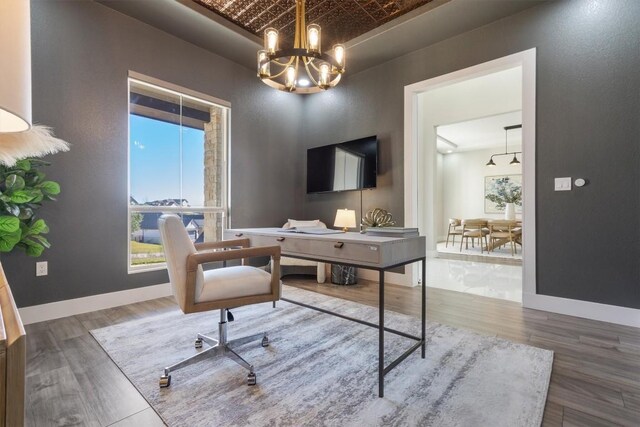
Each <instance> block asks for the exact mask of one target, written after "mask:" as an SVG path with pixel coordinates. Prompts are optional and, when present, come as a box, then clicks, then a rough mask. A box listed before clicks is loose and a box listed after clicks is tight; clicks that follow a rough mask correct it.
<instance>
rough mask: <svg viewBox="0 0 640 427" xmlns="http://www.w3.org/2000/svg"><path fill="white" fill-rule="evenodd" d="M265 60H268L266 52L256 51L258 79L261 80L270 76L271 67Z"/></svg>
mask: <svg viewBox="0 0 640 427" xmlns="http://www.w3.org/2000/svg"><path fill="white" fill-rule="evenodd" d="M267 59H268V55H267V51H266V50H259V51H258V77H260V78H261V79H262V78H265V77H269V76H271V65H270V64H271V63H270V62H269V61H267ZM265 61H266V62H265ZM260 64H262V65H260Z"/></svg>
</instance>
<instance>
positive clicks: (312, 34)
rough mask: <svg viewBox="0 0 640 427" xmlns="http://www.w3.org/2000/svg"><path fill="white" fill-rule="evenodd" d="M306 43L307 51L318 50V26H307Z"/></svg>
mask: <svg viewBox="0 0 640 427" xmlns="http://www.w3.org/2000/svg"><path fill="white" fill-rule="evenodd" d="M307 43H308V44H309V46H308V49H307V50H308V51H309V52H318V53H319V52H320V26H319V25H316V24H311V25H309V26H308V27H307Z"/></svg>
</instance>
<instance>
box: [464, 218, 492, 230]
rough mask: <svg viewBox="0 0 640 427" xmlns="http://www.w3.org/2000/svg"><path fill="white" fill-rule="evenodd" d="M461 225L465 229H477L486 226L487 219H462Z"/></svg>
mask: <svg viewBox="0 0 640 427" xmlns="http://www.w3.org/2000/svg"><path fill="white" fill-rule="evenodd" d="M462 226H463V228H465V229H467V230H479V229H482V228H484V227H486V226H487V221H486V220H484V219H463V220H462Z"/></svg>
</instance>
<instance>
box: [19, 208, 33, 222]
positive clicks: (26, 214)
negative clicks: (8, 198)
mask: <svg viewBox="0 0 640 427" xmlns="http://www.w3.org/2000/svg"><path fill="white" fill-rule="evenodd" d="M32 216H33V209H31V208H29V207H25V206H20V212H19V213H18V218H19V219H20V220H22V221H24V220H27V219H30V218H31V217H32Z"/></svg>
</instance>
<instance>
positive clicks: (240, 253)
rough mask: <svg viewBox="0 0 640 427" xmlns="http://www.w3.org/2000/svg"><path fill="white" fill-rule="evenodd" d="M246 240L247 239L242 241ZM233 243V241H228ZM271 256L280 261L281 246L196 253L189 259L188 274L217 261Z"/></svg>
mask: <svg viewBox="0 0 640 427" xmlns="http://www.w3.org/2000/svg"><path fill="white" fill-rule="evenodd" d="M242 240H245V239H242ZM227 241H228V242H232V240H227ZM260 256H270V257H271V258H273V259H274V260H277V261H278V262H279V261H280V246H255V247H253V248H242V249H230V250H227V251H219V252H211V251H207V252H196V253H195V254H191V255H189V256H188V257H187V272H190V271H195V270H196V269H197V268H198V266H199V265H201V264H206V263H209V262H216V261H229V260H232V259H243V258H253V257H260Z"/></svg>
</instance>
